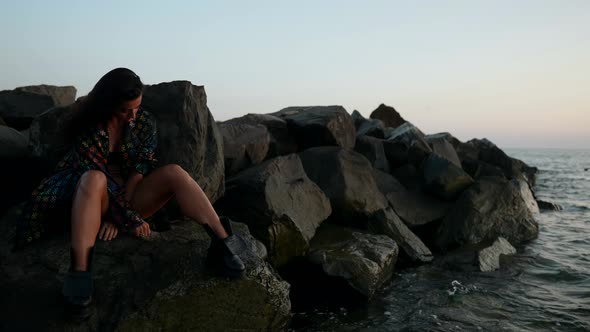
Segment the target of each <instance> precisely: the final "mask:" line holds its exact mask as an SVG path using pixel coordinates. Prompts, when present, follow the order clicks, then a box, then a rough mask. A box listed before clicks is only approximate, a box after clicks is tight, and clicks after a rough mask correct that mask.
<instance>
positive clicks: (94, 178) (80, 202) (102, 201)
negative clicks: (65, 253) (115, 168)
mask: <svg viewBox="0 0 590 332" xmlns="http://www.w3.org/2000/svg"><path fill="white" fill-rule="evenodd" d="M108 204H109V201H108V196H107V178H106V176H105V175H104V173H102V172H101V171H94V170H92V171H88V172H86V173H84V174H83V175H82V177H80V180H79V181H78V185H77V186H76V192H75V193H74V199H73V202H72V249H73V251H74V262H73V268H74V270H76V271H86V270H87V269H88V253H89V251H90V248H92V247H93V246H94V243H95V242H96V235H97V234H98V230H99V228H100V219H101V216H102V215H104V214H105V213H106V211H107V209H108Z"/></svg>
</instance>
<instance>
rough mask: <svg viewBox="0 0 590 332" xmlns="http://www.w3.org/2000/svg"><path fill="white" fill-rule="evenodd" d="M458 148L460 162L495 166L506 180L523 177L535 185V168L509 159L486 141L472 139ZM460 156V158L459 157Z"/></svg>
mask: <svg viewBox="0 0 590 332" xmlns="http://www.w3.org/2000/svg"><path fill="white" fill-rule="evenodd" d="M465 145H467V146H469V147H465V146H461V147H460V148H459V151H458V152H460V155H459V156H460V158H461V160H462V161H463V160H469V159H471V160H473V159H477V160H480V161H483V162H486V163H488V164H491V165H494V166H497V167H498V168H500V169H501V170H502V172H503V173H504V175H505V176H506V177H507V178H508V179H518V178H520V177H521V176H524V177H525V178H526V179H527V182H528V183H529V184H530V185H531V186H534V185H535V174H536V173H537V168H536V167H530V166H528V165H527V164H525V163H524V162H522V161H521V160H518V159H515V158H511V157H509V156H508V155H507V154H506V153H505V152H504V151H502V150H501V149H500V148H498V147H497V146H496V145H495V144H494V143H492V142H490V141H489V140H487V139H485V138H484V139H472V140H470V141H468V142H467V143H465ZM461 155H462V156H461Z"/></svg>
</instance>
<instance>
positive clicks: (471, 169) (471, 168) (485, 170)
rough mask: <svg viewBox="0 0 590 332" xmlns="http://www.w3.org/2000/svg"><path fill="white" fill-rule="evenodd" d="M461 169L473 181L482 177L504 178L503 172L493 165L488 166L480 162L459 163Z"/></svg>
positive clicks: (466, 161) (467, 161)
mask: <svg viewBox="0 0 590 332" xmlns="http://www.w3.org/2000/svg"><path fill="white" fill-rule="evenodd" d="M461 165H462V166H463V169H464V170H465V172H467V174H469V175H470V176H471V177H472V178H474V179H479V178H481V177H484V176H498V177H502V178H506V176H505V175H504V172H502V170H501V169H500V168H498V167H496V166H494V165H490V164H488V163H486V162H484V161H480V160H472V159H470V160H465V161H463V162H462V163H461Z"/></svg>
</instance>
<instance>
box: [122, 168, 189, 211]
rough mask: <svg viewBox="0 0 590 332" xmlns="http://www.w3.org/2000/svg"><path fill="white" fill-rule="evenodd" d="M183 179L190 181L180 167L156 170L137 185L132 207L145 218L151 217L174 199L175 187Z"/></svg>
mask: <svg viewBox="0 0 590 332" xmlns="http://www.w3.org/2000/svg"><path fill="white" fill-rule="evenodd" d="M183 178H186V180H189V179H190V177H189V176H188V174H187V173H186V172H185V171H184V170H183V169H182V168H181V167H180V166H178V165H166V166H162V167H160V168H158V169H156V170H154V171H153V172H151V173H150V174H149V175H147V176H146V177H145V178H143V180H141V182H139V184H138V185H137V187H136V189H135V192H134V193H133V197H132V198H131V206H132V207H133V209H135V211H137V212H139V214H140V215H141V216H142V217H143V218H147V217H149V216H151V215H152V214H154V213H156V211H158V210H159V209H161V208H162V207H163V206H164V205H166V203H167V202H168V201H169V200H170V198H172V195H173V194H174V186H175V185H176V183H177V182H178V181H182V180H183Z"/></svg>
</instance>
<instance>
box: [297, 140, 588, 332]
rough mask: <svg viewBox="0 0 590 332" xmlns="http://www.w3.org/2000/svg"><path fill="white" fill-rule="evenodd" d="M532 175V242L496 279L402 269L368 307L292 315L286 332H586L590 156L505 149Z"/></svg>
mask: <svg viewBox="0 0 590 332" xmlns="http://www.w3.org/2000/svg"><path fill="white" fill-rule="evenodd" d="M504 151H505V152H506V153H507V154H508V155H509V156H511V157H514V158H517V159H520V160H522V161H524V162H525V163H527V164H528V165H530V166H536V167H538V168H539V172H538V174H537V183H536V186H535V188H534V189H535V194H536V196H537V198H538V199H541V200H545V201H549V202H552V203H557V204H559V205H560V206H562V207H563V210H561V211H542V212H541V213H540V214H538V215H537V216H536V218H537V220H538V221H539V237H538V238H537V239H535V240H533V241H531V242H528V243H526V244H525V245H522V246H520V247H518V248H517V254H516V255H514V256H512V257H510V258H509V259H507V260H503V261H502V266H501V268H500V270H497V271H495V272H486V273H484V272H456V271H449V270H445V269H442V268H440V267H437V265H436V264H428V265H422V266H418V267H411V268H405V269H401V270H398V271H396V272H395V274H394V276H393V278H392V280H391V282H390V283H389V284H388V285H387V286H386V287H384V288H383V289H382V291H380V292H379V293H378V294H377V295H376V297H375V298H374V299H373V300H372V301H371V302H370V303H368V304H364V305H360V306H358V307H353V308H351V307H340V308H337V307H334V306H330V307H329V308H328V307H326V308H322V307H319V308H318V307H315V308H311V307H304V308H296V311H295V315H294V317H293V324H292V327H291V331H590V150H565V149H504Z"/></svg>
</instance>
